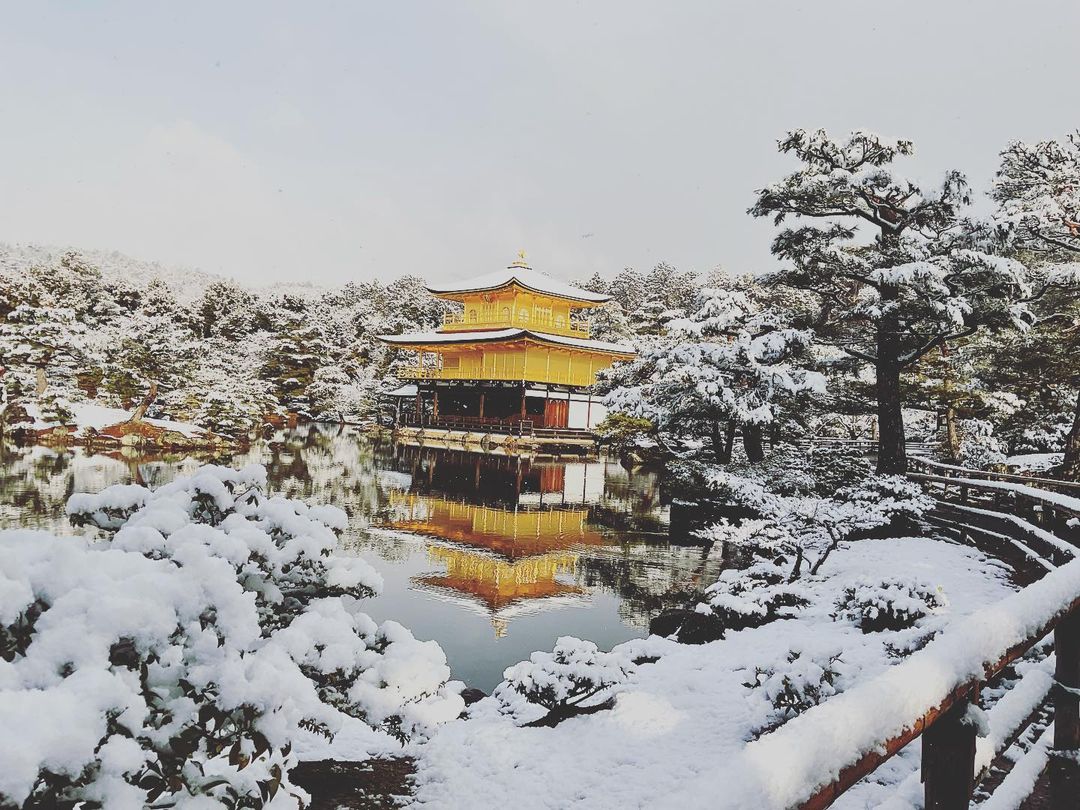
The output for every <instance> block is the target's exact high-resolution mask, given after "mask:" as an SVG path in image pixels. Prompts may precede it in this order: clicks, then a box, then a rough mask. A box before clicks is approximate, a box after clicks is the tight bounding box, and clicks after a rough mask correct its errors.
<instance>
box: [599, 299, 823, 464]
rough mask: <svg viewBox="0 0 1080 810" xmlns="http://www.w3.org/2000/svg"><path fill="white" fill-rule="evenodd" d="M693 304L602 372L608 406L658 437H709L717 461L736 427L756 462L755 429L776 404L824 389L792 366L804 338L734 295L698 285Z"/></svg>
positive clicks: (758, 437)
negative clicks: (655, 337) (664, 332)
mask: <svg viewBox="0 0 1080 810" xmlns="http://www.w3.org/2000/svg"><path fill="white" fill-rule="evenodd" d="M694 306H695V308H696V309H695V312H694V313H693V314H692V315H691V316H690V317H688V318H679V319H675V320H672V321H670V322H669V323H668V325H667V326H668V335H669V339H668V340H665V341H662V342H659V343H657V344H656V345H653V346H651V347H645V348H643V349H642V351H641V353H640V354H639V356H638V357H637V358H636V359H635V360H634V361H633V362H631V363H627V364H625V365H623V366H620V367H617V368H616V369H614V370H613V371H612V372H610V374H609V375H608V377H607V382H606V384H607V386H608V387H609V389H610V393H609V394H608V396H607V399H606V402H607V403H608V407H610V408H611V409H613V410H615V411H620V412H622V413H626V414H628V415H630V416H634V417H639V418H644V419H648V420H649V421H651V422H652V423H653V425H655V427H656V429H657V430H658V431H659V432H660V433H661V434H665V433H667V434H673V435H694V434H697V435H709V436H711V437H712V441H713V449H714V454H715V455H716V457H717V459H718V460H719V461H723V462H726V461H730V458H731V443H732V440H733V438H734V435H735V432H736V431H737V430H741V431H742V434H743V442H744V446H745V448H746V454H747V458H748V459H749V460H750V461H752V462H755V461H760V460H761V459H762V458H764V455H765V453H764V448H763V446H762V432H763V430H764V428H765V427H766V426H768V425H770V424H772V423H773V421H774V420H775V419H776V417H777V416H778V414H779V412H780V409H781V408H782V407H783V405H785V404H788V403H791V402H793V401H794V400H795V399H796V398H798V397H800V396H803V395H806V394H809V393H812V392H821V391H822V390H823V388H824V380H823V378H822V377H821V375H820V374H818V373H816V372H813V371H810V370H808V369H806V368H802V367H800V366H798V365H797V363H796V361H797V359H798V358H799V356H800V355H801V354H802V353H803V352H804V350H805V349H806V348H807V347H808V346H809V344H810V341H811V338H812V335H811V333H809V332H807V331H805V330H800V329H793V328H790V327H786V326H785V325H783V323H782V322H781V320H780V318H779V316H778V315H777V314H776V313H773V312H768V311H761V310H759V309H757V308H756V307H755V305H754V304H753V302H752V301H751V300H750V299H749V298H748V297H747V296H746V295H745V294H743V293H741V292H733V291H730V290H715V289H706V290H703V291H702V292H701V294H700V295H699V296H698V298H697V301H696V302H695V305H694Z"/></svg>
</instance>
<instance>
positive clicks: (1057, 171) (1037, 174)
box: [993, 131, 1080, 479]
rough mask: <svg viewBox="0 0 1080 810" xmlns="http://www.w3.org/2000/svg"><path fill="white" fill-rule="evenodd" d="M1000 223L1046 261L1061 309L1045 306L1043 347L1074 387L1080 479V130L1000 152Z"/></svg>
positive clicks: (1047, 283)
mask: <svg viewBox="0 0 1080 810" xmlns="http://www.w3.org/2000/svg"><path fill="white" fill-rule="evenodd" d="M993 196H994V199H995V200H996V201H997V202H998V206H999V208H998V214H997V217H996V222H997V223H998V225H999V228H1000V230H1001V232H1002V234H1003V235H1004V236H1005V238H1006V239H1007V240H1008V241H1009V242H1010V243H1011V244H1013V245H1014V246H1015V247H1017V248H1019V249H1021V250H1023V251H1026V252H1029V253H1032V254H1034V255H1036V256H1038V257H1039V259H1040V262H1039V263H1040V264H1041V265H1042V269H1043V270H1044V274H1043V276H1042V278H1041V279H1040V280H1041V281H1042V283H1043V288H1044V289H1046V290H1047V291H1048V292H1053V291H1054V288H1056V289H1057V293H1058V294H1057V296H1056V300H1053V303H1054V304H1057V305H1058V306H1060V309H1058V308H1057V307H1055V306H1052V307H1049V308H1047V307H1044V308H1042V312H1041V314H1042V316H1043V320H1042V324H1041V325H1042V326H1043V327H1044V329H1042V330H1040V331H1041V334H1042V335H1048V336H1050V340H1049V341H1048V342H1044V343H1043V345H1041V346H1040V347H1038V349H1037V350H1042V351H1044V352H1048V353H1050V354H1052V355H1053V356H1054V358H1055V362H1052V363H1050V364H1048V365H1049V366H1050V367H1051V377H1058V376H1059V375H1063V376H1064V378H1065V380H1066V385H1068V386H1069V387H1071V388H1072V389H1073V391H1072V399H1073V402H1074V403H1075V405H1074V406H1073V419H1072V426H1071V428H1070V430H1069V433H1068V435H1067V436H1066V440H1065V458H1064V462H1063V464H1062V469H1061V472H1062V474H1063V475H1065V476H1066V477H1069V478H1072V479H1080V384H1078V383H1077V381H1078V380H1080V307H1078V305H1077V291H1078V290H1080V131H1077V132H1074V133H1072V134H1070V135H1068V136H1067V137H1065V138H1063V139H1058V140H1047V141H1040V142H1038V143H1025V142H1022V141H1013V142H1012V143H1010V144H1009V145H1008V146H1007V147H1006V148H1005V150H1004V151H1003V152H1002V153H1001V166H1000V168H999V169H998V173H997V178H996V181H995V184H994V191H993Z"/></svg>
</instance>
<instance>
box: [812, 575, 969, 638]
mask: <svg viewBox="0 0 1080 810" xmlns="http://www.w3.org/2000/svg"><path fill="white" fill-rule="evenodd" d="M948 604H949V601H948V599H946V598H945V594H944V592H943V591H942V590H941V588H935V587H934V586H933V585H930V584H928V583H926V582H918V581H912V580H905V579H885V580H871V579H863V580H859V581H858V582H855V583H853V584H852V585H850V586H848V587H847V588H845V589H844V591H843V593H842V594H841V596H840V598H839V599H838V600H837V601H836V613H834V614H833V618H835V619H846V620H848V621H851V622H853V623H854V624H856V625H857V626H858V627H859V629H861V630H862V631H863V632H864V633H875V632H878V631H880V630H905V629H907V628H909V627H914V626H915V623H916V622H918V621H919V620H920V619H923V618H925V617H927V616H929V615H931V614H933V613H940V612H941V611H942V610H944V609H945V608H946V607H948Z"/></svg>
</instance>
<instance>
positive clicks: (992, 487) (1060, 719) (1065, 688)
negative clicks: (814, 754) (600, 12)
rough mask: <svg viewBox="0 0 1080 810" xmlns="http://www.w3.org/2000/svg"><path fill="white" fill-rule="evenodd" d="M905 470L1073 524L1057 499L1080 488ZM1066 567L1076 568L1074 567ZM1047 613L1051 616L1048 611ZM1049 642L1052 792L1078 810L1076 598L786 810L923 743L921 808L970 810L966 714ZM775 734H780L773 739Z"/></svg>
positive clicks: (829, 796) (971, 763)
mask: <svg viewBox="0 0 1080 810" xmlns="http://www.w3.org/2000/svg"><path fill="white" fill-rule="evenodd" d="M910 463H911V467H912V469H913V472H911V473H909V477H910V478H912V479H914V480H916V481H919V482H921V483H923V484H924V485H926V486H927V487H929V488H931V489H935V488H938V487H940V489H941V491H942V492H943V494H945V495H948V494H949V490H950V488H951V489H952V491H953V493H955V494H956V495H957V496H958V497H959V498H960V499H961V500H967V499H968V498H969V497H971V496H973V495H974V494H975V493H977V492H978V493H982V494H984V495H987V496H989V497H990V498H991V499H992V500H994V501H995V502H996V503H998V502H1000V501H1001V500H1002V499H1003V498H1005V497H1006V496H1007V495H1008V493H1012V495H1011V497H1012V498H1020V500H1021V502H1024V499H1027V501H1029V502H1031V503H1037V504H1039V505H1040V507H1041V508H1042V509H1043V510H1045V511H1046V512H1049V513H1051V514H1052V515H1057V516H1059V517H1062V518H1069V517H1072V516H1077V513H1076V512H1075V511H1074V506H1073V505H1071V504H1070V502H1069V501H1070V499H1069V498H1061V497H1060V495H1063V494H1064V495H1070V496H1072V495H1074V494H1077V495H1080V484H1075V483H1071V482H1063V481H1055V480H1053V479H1040V478H1034V477H1029V476H1016V475H1011V474H1006V473H985V472H979V471H974V470H967V469H963V468H956V467H949V466H948V465H940V464H937V463H935V462H931V461H928V460H924V459H918V458H915V459H911V462H910ZM1018 487H1019V492H1018ZM1055 496H1059V497H1055ZM1015 503H1016V502H1015V501H1013V502H1012V503H1011V504H1010V505H1011V506H1015ZM1062 542H1064V541H1062ZM1069 565H1080V561H1074V562H1072V563H1069ZM1040 588H1044V584H1043V583H1042V582H1041V581H1040V582H1036V583H1034V584H1032V585H1029V586H1027V588H1025V589H1024V593H1025V595H1030V596H1032V597H1035V598H1039V597H1040V592H1039V590H1037V589H1040ZM1031 589H1036V590H1031ZM1045 590H1046V591H1047V592H1046V599H1047V600H1053V601H1060V600H1061V598H1062V597H1061V591H1060V590H1057V589H1054V588H1045ZM1052 603H1053V602H1051V604H1052ZM1050 610H1051V612H1052V608H1051V609H1050ZM946 632H947V631H946ZM1051 634H1053V648H1054V652H1055V654H1056V663H1055V675H1054V677H1055V680H1056V684H1057V687H1056V689H1054V690H1053V693H1052V694H1053V709H1054V741H1053V747H1054V749H1055V750H1057V751H1063V752H1069V755H1068V756H1066V757H1058V758H1052V759H1051V763H1050V768H1051V778H1052V784H1053V785H1054V793H1055V797H1060V796H1065V797H1066V799H1065V800H1066V802H1067V804H1063V805H1061V806H1062V807H1064V806H1076V805H1078V804H1080V802H1078V801H1077V797H1078V796H1080V776H1078V772H1080V766H1078V765H1077V762H1076V752H1077V751H1080V596H1078V595H1076V594H1073V597H1072V601H1071V602H1068V603H1067V604H1063V605H1061V609H1060V610H1059V611H1058V612H1056V613H1054V614H1053V615H1052V617H1051V618H1049V619H1048V620H1047V621H1045V622H1044V623H1042V624H1041V625H1040V626H1039V627H1038V628H1037V629H1036V630H1034V632H1031V633H1030V634H1029V635H1028V636H1027V637H1026V638H1024V639H1023V640H1022V641H1020V642H1019V643H1017V644H1014V645H1013V646H1011V647H1009V648H1008V649H1007V650H1005V651H1004V653H1003V654H1002V655H1000V656H997V657H996V658H995V659H994V660H992V661H987V662H985V663H984V664H983V667H982V670H983V671H982V673H981V674H980V675H979V676H978V677H974V678H971V679H969V680H966V681H964V682H962V683H956V684H954V685H953V687H952V688H951V689H950V690H949V692H948V694H947V695H946V696H945V698H944V699H943V700H941V701H940V703H938V705H936V706H934V707H932V708H931V709H929V710H928V711H925V712H924V713H922V714H920V715H918V716H912V717H911V718H910V719H909V721H908V722H906V723H904V730H903V731H901V732H900V733H898V734H896V735H895V736H893V737H891V738H890V739H886V740H880V741H878V743H877V745H875V746H872V748H871V750H869V751H868V752H866V753H863V754H862V755H861V756H859V757H857V758H853V759H852V761H850V762H848V763H846V764H845V765H844V766H843V767H841V768H840V769H839V776H838V777H837V778H836V779H834V780H832V781H831V782H829V783H828V784H825V785H822V786H821V787H818V788H816V789H814V791H813V793H812V795H810V796H808V797H804V798H802V799H801V800H800V801H797V802H794V803H792V804H790V805H789V807H790V808H799V809H800V810H821V809H822V808H826V807H829V806H830V805H832V804H833V802H835V801H836V800H837V799H838V798H839V797H840V796H841V795H842V794H843V793H845V792H846V791H847V790H848V789H850V788H851V787H853V786H854V785H855V784H856V783H858V782H859V781H860V780H861V779H863V778H864V777H866V776H868V775H870V774H871V773H873V772H874V771H875V770H876V769H877V768H878V767H879V766H881V765H882V763H884V762H885V761H887V760H888V759H890V758H891V757H892V756H894V755H895V754H896V753H897V752H899V751H900V750H901V749H902V748H904V747H905V746H906V745H908V744H909V743H911V742H912V741H913V740H915V739H917V738H919V737H921V738H922V743H923V750H922V763H921V770H922V773H921V778H922V781H923V790H924V796H925V807H926V808H927V810H961V808H968V807H969V806H970V804H971V798H972V794H973V792H974V788H975V785H976V781H977V778H978V775H977V774H976V772H975V752H976V733H977V732H976V725H975V724H974V723H972V722H971V721H970V717H969V709H970V708H971V707H972V706H973V705H976V706H977V705H978V700H979V694H980V691H981V690H982V688H983V687H984V686H985V685H986V684H987V682H989V681H991V680H992V679H994V678H996V677H998V676H1000V675H1001V674H1002V673H1003V671H1004V670H1005V669H1006V668H1007V667H1009V666H1010V665H1011V664H1013V663H1014V662H1016V661H1017V660H1018V659H1019V658H1021V657H1022V656H1024V655H1025V654H1027V653H1029V652H1030V651H1032V650H1033V648H1035V647H1036V646H1037V645H1039V643H1040V642H1041V641H1043V640H1044V639H1046V638H1047V637H1048V636H1050V635H1051ZM814 711H815V710H814V709H811V710H809V711H808V712H807V713H806V715H804V716H805V717H807V719H810V717H811V716H812V715H813V713H814ZM781 732H783V727H781V728H780V729H779V730H778V732H774V733H781ZM1055 806H1056V805H1055Z"/></svg>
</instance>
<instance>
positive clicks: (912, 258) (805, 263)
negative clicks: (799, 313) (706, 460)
mask: <svg viewBox="0 0 1080 810" xmlns="http://www.w3.org/2000/svg"><path fill="white" fill-rule="evenodd" d="M779 149H780V151H781V152H783V153H790V154H793V155H794V156H795V157H796V158H797V159H798V160H799V162H800V164H801V165H800V167H799V168H798V169H797V170H796V171H794V172H792V173H791V174H789V175H788V176H787V177H785V178H783V179H782V180H780V181H778V182H776V183H773V184H771V185H769V186H767V187H766V188H764V189H762V190H761V191H760V192H758V197H757V201H756V202H755V203H754V205H753V206H752V207H751V208H750V210H749V213H750V214H751V215H753V216H755V217H764V216H770V217H773V219H774V221H775V222H776V224H778V225H779V224H781V223H782V222H784V220H785V219H787V218H788V217H794V218H796V219H800V220H801V219H808V220H814V221H817V220H823V221H824V222H825V224H824V225H823V226H818V225H804V226H801V227H795V228H787V229H785V230H783V231H781V232H780V234H779V235H778V236H777V237H776V239H775V241H774V243H773V249H772V250H773V254H774V255H776V256H777V257H779V258H781V259H783V260H785V266H784V267H783V269H781V270H780V271H778V272H777V273H775V274H773V275H772V277H771V282H772V283H780V284H784V285H787V286H791V287H795V288H798V289H803V290H808V291H811V292H813V293H815V294H816V295H817V296H818V297H819V300H820V304H821V310H820V320H819V324H818V327H819V337H821V338H824V339H825V340H826V341H828V342H831V343H832V344H833V345H835V346H836V347H838V348H839V349H841V350H842V351H844V352H846V353H848V354H850V355H851V356H852V357H855V358H857V359H859V360H861V361H863V362H865V363H868V364H870V365H872V366H873V368H874V371H875V375H876V386H875V388H876V398H877V416H878V435H879V451H878V470H879V471H880V472H883V473H896V472H903V471H904V470H905V469H906V467H907V457H906V454H905V449H904V440H905V436H904V423H903V418H902V407H903V401H902V396H901V389H900V380H901V374H902V373H903V372H904V371H905V370H906V369H908V368H910V367H911V366H912V365H913V364H914V363H916V362H917V361H918V360H919V358H921V357H923V356H924V355H925V354H927V353H928V352H931V351H933V350H935V349H937V348H938V347H940V346H942V345H944V344H946V343H948V342H950V341H952V340H956V339H957V338H962V337H966V336H968V335H971V334H974V333H975V332H976V331H977V330H978V329H979V328H980V327H982V326H991V327H1006V326H1012V325H1017V324H1022V323H1023V322H1024V321H1025V320H1026V319H1027V317H1028V316H1027V313H1026V310H1025V309H1024V307H1023V305H1022V302H1023V299H1024V298H1025V297H1026V296H1027V295H1028V294H1029V285H1028V278H1027V272H1026V270H1025V268H1024V266H1023V265H1021V264H1020V263H1019V262H1017V261H1014V260H1010V259H1006V258H1002V257H1000V256H995V255H990V254H989V253H986V252H983V251H982V250H980V249H978V248H980V247H981V246H982V245H983V244H984V243H985V239H983V236H984V233H983V230H982V229H981V228H979V227H977V226H976V225H975V224H974V223H971V222H969V221H967V220H965V219H963V218H962V216H961V212H962V210H963V209H964V208H965V207H966V206H967V205H968V204H969V203H970V194H969V191H968V185H967V181H966V180H965V178H964V176H963V175H962V174H961V173H960V172H958V171H949V172H947V173H946V174H945V177H944V180H943V181H942V183H941V184H940V185H939V186H937V187H934V188H923V187H921V186H919V185H917V184H916V183H915V182H913V181H911V180H909V179H907V178H905V177H903V176H901V175H900V174H898V173H896V172H894V171H893V169H892V168H891V165H892V163H893V162H894V161H895V160H896V158H898V157H903V156H907V155H910V154H912V152H913V146H912V143H911V141H907V140H896V139H889V138H883V137H881V136H880V135H876V134H874V133H871V132H865V131H856V132H853V133H851V134H850V135H849V136H847V137H846V138H843V139H836V138H833V137H831V136H829V135H828V134H827V133H826V132H825V131H824V130H817V131H815V132H808V131H806V130H801V129H800V130H794V131H793V132H790V133H789V134H788V135H787V136H786V137H785V138H783V139H782V140H781V141H780V142H779Z"/></svg>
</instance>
